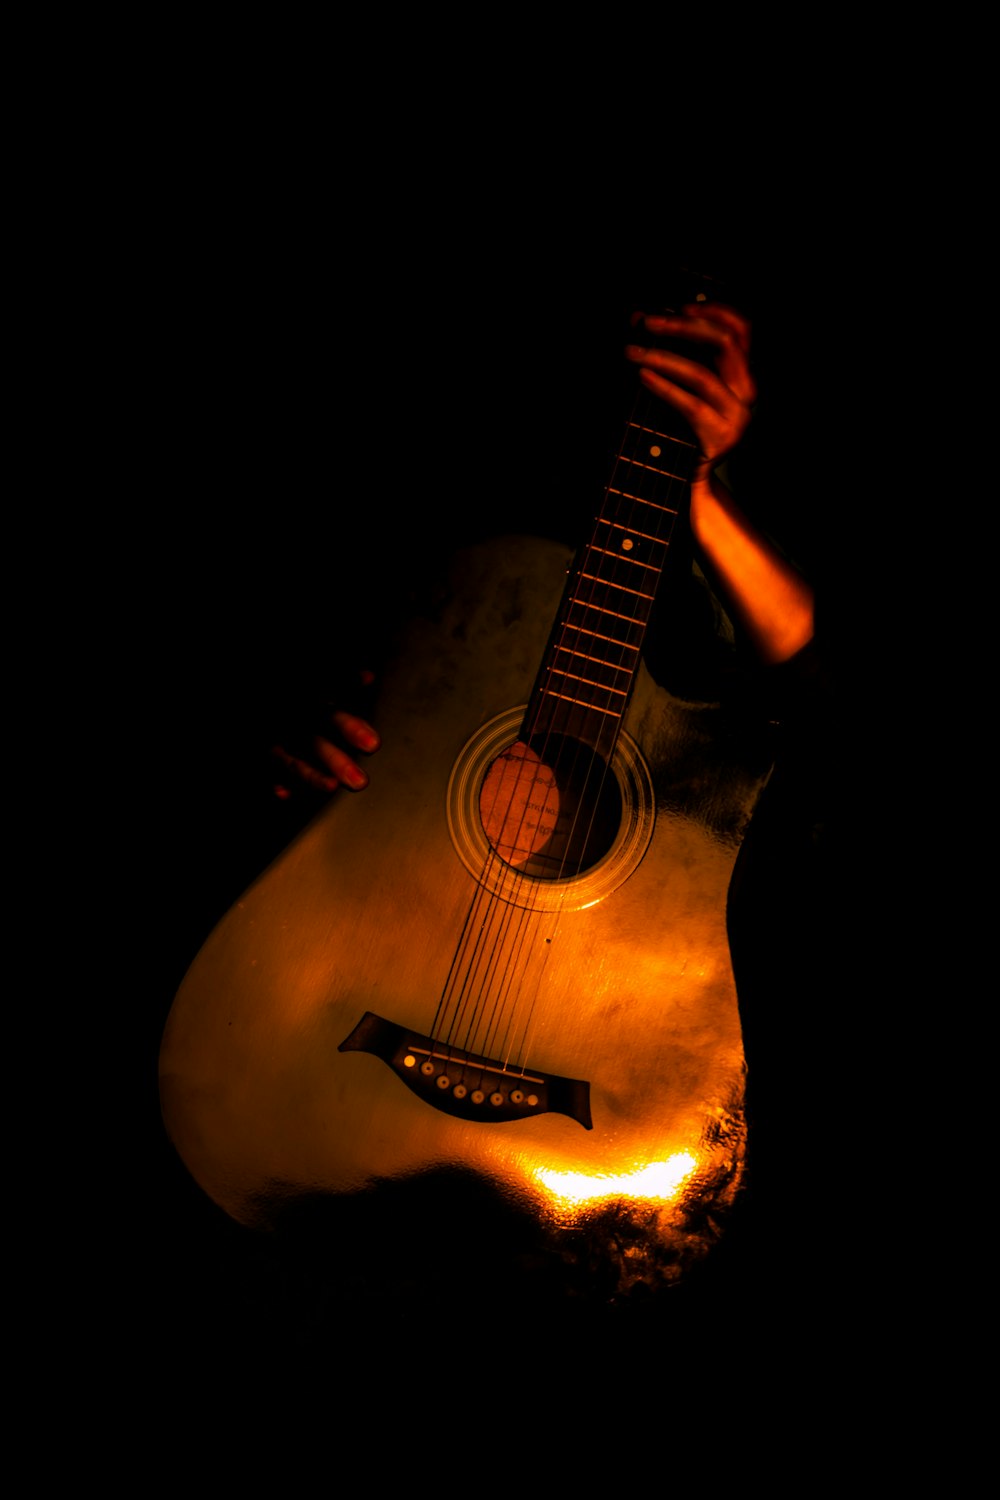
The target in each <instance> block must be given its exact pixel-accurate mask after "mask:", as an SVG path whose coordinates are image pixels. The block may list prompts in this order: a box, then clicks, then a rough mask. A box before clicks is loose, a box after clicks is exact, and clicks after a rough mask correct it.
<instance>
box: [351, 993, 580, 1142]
mask: <svg viewBox="0 0 1000 1500" xmlns="http://www.w3.org/2000/svg"><path fill="white" fill-rule="evenodd" d="M337 1050H338V1051H339V1052H369V1053H371V1055H372V1056H373V1057H378V1058H381V1060H382V1061H383V1062H384V1063H386V1064H387V1065H388V1066H389V1067H390V1068H391V1069H392V1071H393V1072H394V1073H395V1074H396V1077H397V1078H398V1079H399V1080H400V1081H401V1082H402V1083H405V1085H406V1087H407V1088H408V1089H411V1090H412V1092H413V1093H414V1094H416V1095H417V1096H418V1097H419V1098H421V1099H423V1101H424V1103H425V1104H432V1105H433V1106H434V1108H435V1109H440V1110H443V1111H444V1113H445V1114H448V1115H457V1116H458V1118H459V1119H460V1120H478V1121H482V1122H483V1123H484V1124H488V1123H491V1122H496V1123H499V1122H500V1121H506V1120H524V1119H528V1118H529V1117H530V1116H532V1115H544V1114H549V1113H552V1114H560V1115H568V1116H569V1118H570V1119H571V1120H576V1121H577V1123H578V1124H580V1125H582V1126H583V1128H584V1129H585V1130H591V1129H593V1122H592V1120H591V1118H590V1084H589V1083H587V1082H586V1081H585V1080H584V1079H581V1078H561V1077H560V1076H559V1074H557V1073H539V1072H532V1073H528V1072H523V1073H522V1072H514V1071H512V1070H511V1069H510V1068H506V1067H504V1065H503V1064H502V1063H498V1062H494V1061H493V1060H492V1059H491V1058H489V1057H482V1056H480V1055H479V1054H478V1053H476V1052H466V1051H464V1050H463V1049H462V1048H461V1047H445V1046H443V1045H442V1044H441V1043H440V1042H434V1041H432V1040H431V1038H430V1037H427V1036H421V1034H420V1033H419V1032H417V1031H409V1030H407V1028H406V1027H405V1026H397V1025H396V1024H395V1023H394V1022H393V1021H385V1020H383V1018H382V1017H381V1016H376V1015H375V1014H374V1013H373V1012H372V1011H370V1010H368V1011H365V1014H364V1015H363V1016H362V1017H361V1020H360V1021H359V1022H358V1024H357V1026H355V1028H354V1030H353V1031H352V1032H351V1034H350V1036H349V1037H346V1038H345V1040H344V1041H342V1042H341V1044H340V1046H339V1047H338V1049H337Z"/></svg>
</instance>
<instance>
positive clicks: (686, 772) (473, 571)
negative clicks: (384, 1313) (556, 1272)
mask: <svg viewBox="0 0 1000 1500" xmlns="http://www.w3.org/2000/svg"><path fill="white" fill-rule="evenodd" d="M693 456H694V447H693V444H692V442H691V441H690V437H689V435H688V434H687V433H686V432H685V430H684V428H683V426H682V425H681V424H680V423H679V422H677V421H676V420H675V419H674V418H673V416H672V414H671V412H670V410H669V409H668V408H667V407H666V406H665V405H664V404H663V403H661V402H657V401H654V400H653V398H652V397H651V396H649V394H648V393H647V392H645V391H644V390H640V392H639V395H638V397H637V401H636V406H635V409H634V410H633V412H632V413H631V414H630V416H629V419H628V421H627V423H626V425H625V431H624V436H623V438H622V442H621V446H620V450H619V452H618V454H617V457H616V460H615V462H614V464H613V469H612V473H611V475H610V479H609V482H608V483H607V485H606V488H605V489H604V494H603V502H602V503H601V504H600V506H599V509H598V513H597V514H596V516H594V517H593V518H592V524H591V527H590V533H589V535H588V536H587V538H586V540H585V542H584V544H583V546H582V547H581V548H580V550H579V552H578V553H577V554H576V555H575V557H574V556H572V555H571V554H570V553H569V552H568V551H567V550H566V549H565V548H563V547H560V546H559V545H557V544H555V543H552V542H542V541H539V540H537V539H534V538H524V537H507V538H503V539H500V540H497V541H495V542H493V543H490V544H489V545H487V546H483V547H475V548H471V549H468V550H466V551H465V552H463V553H462V554H460V556H459V557H458V558H457V559H456V560H455V565H454V568H453V570H452V573H451V585H450V591H449V593H448V596H447V598H446V599H445V600H444V601H443V602H441V603H440V607H439V608H438V610H437V611H436V613H434V614H433V616H432V615H430V614H428V615H424V616H418V617H417V618H415V619H413V621H412V622H411V623H410V625H409V627H408V629H407V631H406V633H405V636H404V639H403V643H402V646H401V649H400V651H399V653H398V655H397V657H396V659H395V662H394V665H393V666H392V668H391V669H390V670H389V671H388V672H387V674H386V676H385V678H384V681H383V684H382V689H381V695H380V701H379V709H378V719H377V721H378V724H379V728H380V731H381V734H382V740H383V748H382V750H381V751H380V753H379V755H378V757H377V758H376V760H375V761H373V763H372V768H371V780H370V786H369V788H368V790H367V791H366V792H365V793H364V795H362V796H357V797H355V796H346V795H343V794H341V795H338V796H335V797H334V798H333V799H332V800H331V802H330V803H329V805H328V806H327V807H326V808H325V809H324V810H323V811H322V812H321V813H319V815H318V816H317V817H316V818H315V819H314V820H313V821H312V822H311V823H310V824H309V825H308V826H307V827H306V828H305V829H304V831H303V832H301V834H299V836H298V837H297V838H296V839H295V840H294V842H293V843H292V844H291V845H290V846H289V847H288V848H287V849H286V850H285V851H284V852H283V853H282V854H280V855H279V856H278V858H277V859H276V860H275V862H274V863H273V864H272V865H271V866H270V868H268V869H267V870H266V871H265V872H264V873H263V874H262V875H261V876H260V877H259V878H258V879H257V881H256V882H255V883H254V884H253V885H252V886H251V888H250V889H249V890H248V891H247V892H246V893H245V895H244V896H243V897H242V898H241V899H240V900H239V901H237V902H236V904H235V906H234V907H233V908H232V910H231V911H230V912H229V913H228V914H227V915H226V916H225V917H224V918H223V920H222V921H221V922H220V924H219V925H218V926H217V927H216V929H215V930H214V931H213V932H212V934H211V935H210V937H209V938H208V940H207V942H206V943H205V945H204V947H203V948H202V950H201V951H200V952H199V953H198V955H197V957H196V958H195V960H194V962H193V963H192V965H191V967H190V969H189V971H188V972H187V974H186V977H185V978H184V980H183V982H182V984H181V986H180V988H179V990H178V992H177V994H176V997H175V999H174V1002H173V1005H172V1008H171V1011H170V1015H169V1017H168V1021H167V1025H166V1029H165V1033H164V1036H163V1041H162V1048H161V1058H160V1093H161V1104H162V1112H163V1118H164V1121H165V1124H166V1129H167V1131H168V1134H169V1136H170V1138H171V1140H172V1142H173V1143H174V1146H175V1147H176V1150H177V1151H178V1152H179V1154H180V1157H181V1158H182V1159H183V1161H184V1163H185V1164H186V1166H187V1168H188V1170H189V1171H190V1173H191V1174H192V1175H193V1177H194V1178H195V1179H196V1181H197V1182H198V1183H199V1184H200V1186H201V1188H202V1189H204V1191H205V1192H206V1193H207V1194H208V1195H209V1196H210V1197H211V1198H212V1199H213V1200H214V1201H215V1203H216V1204H218V1205H220V1206H221V1207H222V1208H223V1209H224V1210H225V1211H226V1213H227V1214H228V1215H230V1216H231V1217H232V1218H233V1219H235V1220H237V1221H238V1222H239V1223H241V1224H243V1225H246V1226H250V1227H252V1228H254V1229H258V1230H266V1231H273V1230H276V1229H277V1230H280V1229H281V1228H282V1226H283V1225H284V1224H286V1223H289V1222H292V1221H293V1220H294V1219H295V1217H296V1214H299V1213H300V1211H301V1210H302V1208H303V1205H312V1206H316V1205H323V1204H324V1203H326V1204H333V1203H335V1204H336V1205H337V1208H338V1213H340V1214H341V1215H342V1216H341V1218H339V1219H338V1223H345V1224H348V1225H349V1223H350V1217H349V1210H350V1207H351V1205H352V1204H356V1205H359V1206H361V1205H363V1204H364V1203H365V1202H366V1201H370V1200H372V1199H373V1198H376V1197H378V1195H380V1194H390V1195H391V1194H392V1192H393V1190H394V1189H396V1190H405V1193H406V1196H407V1201H408V1202H412V1201H415V1200H417V1199H419V1196H420V1193H421V1189H422V1185H423V1184H426V1185H427V1186H428V1192H429V1194H432V1196H433V1202H434V1204H435V1208H434V1214H435V1216H436V1217H439V1216H440V1213H441V1212H442V1204H444V1205H445V1208H444V1211H445V1212H446V1213H447V1212H448V1205H449V1204H453V1206H454V1207H453V1220H452V1222H450V1223H449V1225H448V1227H447V1233H448V1235H449V1236H450V1237H451V1242H452V1244H453V1245H454V1246H455V1247H456V1254H458V1255H460V1256H463V1257H465V1256H468V1257H469V1258H471V1259H474V1258H475V1256H476V1255H477V1254H479V1253H480V1252H481V1251H482V1249H483V1246H482V1242H481V1241H482V1236H481V1234H479V1233H473V1232H472V1230H471V1228H470V1226H469V1223H468V1221H466V1219H465V1216H464V1215H463V1212H462V1208H461V1203H462V1194H461V1191H460V1190H459V1185H460V1184H463V1183H464V1184H465V1185H466V1186H467V1187H468V1186H471V1187H472V1188H474V1189H475V1190H476V1191H478V1192H480V1193H481V1194H484V1195H486V1197H487V1198H488V1199H489V1200H490V1201H495V1202H496V1204H497V1205H498V1206H499V1207H502V1208H505V1209H506V1210H508V1211H510V1212H511V1213H513V1214H514V1215H516V1216H519V1217H520V1218H521V1219H522V1220H524V1221H527V1222H530V1223H531V1224H532V1226H534V1230H535V1231H537V1236H538V1241H539V1243H541V1244H544V1245H545V1246H546V1247H547V1249H548V1250H549V1251H550V1252H551V1254H552V1255H553V1256H554V1257H555V1258H556V1260H557V1261H558V1262H560V1263H563V1264H567V1265H569V1264H571V1263H574V1262H577V1263H579V1262H581V1261H583V1260H586V1261H587V1263H588V1264H589V1265H593V1264H594V1263H595V1262H598V1261H599V1262H600V1267H601V1269H600V1282H601V1286H602V1287H603V1288H604V1289H605V1291H607V1292H608V1293H610V1294H612V1295H614V1294H617V1293H622V1292H628V1291H629V1290H630V1289H631V1288H634V1287H635V1286H636V1285H637V1284H638V1283H642V1284H644V1285H647V1286H659V1285H662V1284H665V1283H670V1282H673V1281H674V1280H676V1279H677V1278H679V1277H681V1276H682V1275H683V1274H684V1273H685V1272H686V1270H687V1269H688V1267H689V1266H691V1265H692V1264H693V1263H694V1262H696V1261H698V1260H699V1259H700V1258H701V1257H703V1256H704V1255H705V1254H706V1252H707V1251H708V1250H709V1249H710V1248H711V1246H712V1245H713V1243H714V1242H715V1241H716V1240H717V1238H718V1237H719V1235H720V1233H722V1231H723V1227H724V1224H725V1220H726V1216H727V1213H728V1210H729V1209H730V1207H731V1206H732V1204H733V1202H734V1199H735V1197H736V1194H737V1192H738V1189H739V1185H740V1181H741V1174H742V1170H743V1160H744V1148H745V1135H746V1130H745V1121H744V1114H743V1092H744V1057H743V1049H742V1042H741V1032H740V1023H739V1014H738V1009H737V997H736V989H735V982H734V976H733V970H732V965H731V962H730V956H729V946H728V941H727V932H726V899H727V890H728V886H729V881H730V877H731V874H732V870H733V865H734V861H735V858H736V854H737V851H738V848H739V845H740V842H741V839H742V837H743V835H744V832H745V830H746V828H747V825H748V822H749V819H750V816H751V814H752V811H753V808H754V805H755V803H756V800H757V798H758V796H759V793H760V791H761V789H762V787H763V785H764V783H765V781H766V779H767V775H768V771H769V767H768V764H767V762H766V758H765V757H764V756H763V755H762V753H761V750H760V745H759V741H753V743H752V745H751V741H750V740H746V741H744V739H743V738H741V736H740V735H739V734H738V733H737V732H735V731H734V729H733V722H732V719H731V718H730V717H729V716H727V714H726V712H725V711H724V709H723V707H722V706H721V705H720V704H719V703H717V702H701V701H688V700H685V699H681V698H679V697H675V696H673V695H672V694H671V693H670V692H669V691H668V690H667V689H666V688H665V687H663V686H661V685H659V684H658V683H656V682H655V681H654V680H653V678H652V677H651V675H650V673H649V671H648V670H647V668H646V665H645V664H644V658H643V645H644V640H645V638H646V631H647V626H648V624H649V620H650V615H651V611H652V609H653V604H654V600H655V598H656V596H657V591H658V588H659V586H660V582H661V579H662V577H663V574H664V570H665V566H666V562H667V558H668V554H669V549H670V547H671V540H672V538H674V536H675V532H676V529H677V527H678V526H679V525H682V524H683V517H684V513H685V507H686V504H687V499H688V488H689V474H690V468H691V463H692V460H693ZM442 1181H444V1182H446V1183H447V1182H451V1183H454V1184H455V1185H456V1190H455V1193H454V1194H451V1193H448V1192H445V1193H441V1192H440V1191H437V1190H436V1189H432V1185H436V1187H437V1188H439V1187H440V1184H441V1182H442ZM344 1215H346V1217H344ZM477 1222H478V1221H477ZM438 1228H439V1230H440V1224H439V1225H438ZM348 1232H349V1231H348Z"/></svg>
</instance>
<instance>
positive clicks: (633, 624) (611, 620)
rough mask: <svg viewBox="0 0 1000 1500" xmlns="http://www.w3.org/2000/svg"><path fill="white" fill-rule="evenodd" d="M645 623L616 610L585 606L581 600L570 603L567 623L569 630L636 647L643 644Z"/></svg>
mask: <svg viewBox="0 0 1000 1500" xmlns="http://www.w3.org/2000/svg"><path fill="white" fill-rule="evenodd" d="M645 623H646V622H645V620H641V619H639V618H637V616H635V615H620V614H616V613H615V611H614V610H610V609H601V608H600V606H599V605H596V604H585V603H583V601H582V600H579V599H571V600H570V601H569V607H568V609H567V612H566V621H565V624H566V626H567V627H568V628H569V629H576V630H581V631H583V632H584V633H585V634H587V635H595V636H599V637H600V639H602V640H606V641H614V642H615V643H616V644H617V643H621V644H622V645H634V646H636V647H639V646H640V645H641V644H642V633H643V630H644V628H645Z"/></svg>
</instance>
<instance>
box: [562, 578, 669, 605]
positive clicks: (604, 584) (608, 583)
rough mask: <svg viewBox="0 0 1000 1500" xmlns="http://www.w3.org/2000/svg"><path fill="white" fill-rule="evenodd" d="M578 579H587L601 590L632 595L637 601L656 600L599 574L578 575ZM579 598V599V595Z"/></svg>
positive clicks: (651, 595) (652, 595) (638, 590)
mask: <svg viewBox="0 0 1000 1500" xmlns="http://www.w3.org/2000/svg"><path fill="white" fill-rule="evenodd" d="M577 577H578V578H579V579H586V581H587V582H588V583H596V584H598V586H599V587H601V588H608V589H615V590H616V591H617V592H618V593H619V594H632V595H633V596H634V597H635V598H636V599H649V600H650V601H652V600H653V599H654V598H655V595H654V594H647V593H644V592H643V590H642V589H630V588H629V587H628V586H627V585H626V584H624V583H616V582H615V580H614V579H613V578H602V577H601V575H600V574H599V573H578V574H577ZM577 597H579V594H578V595H577Z"/></svg>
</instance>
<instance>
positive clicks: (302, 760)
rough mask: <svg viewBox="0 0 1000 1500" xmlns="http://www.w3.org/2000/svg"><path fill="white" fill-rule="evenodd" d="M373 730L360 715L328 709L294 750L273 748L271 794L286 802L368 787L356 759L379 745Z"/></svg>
mask: <svg viewBox="0 0 1000 1500" xmlns="http://www.w3.org/2000/svg"><path fill="white" fill-rule="evenodd" d="M361 680H362V682H363V684H364V685H365V686H369V685H370V684H371V682H372V681H373V676H372V673H371V672H363V673H362V674H361ZM381 743H382V742H381V740H380V738H379V736H378V733H377V731H376V730H374V729H373V728H372V726H371V725H370V724H369V723H368V721H367V720H366V719H362V718H361V717H360V715H358V714H353V713H348V712H347V711H346V710H344V709H332V708H331V709H330V710H329V711H328V712H327V713H326V714H325V715H324V716H323V718H322V720H321V723H320V727H319V728H318V729H317V730H316V731H315V732H314V733H313V734H311V735H308V736H306V737H305V739H304V742H303V744H302V745H298V744H296V745H295V747H294V748H293V749H288V748H286V747H285V746H284V745H272V747H271V757H272V760H273V761H274V763H275V767H276V777H277V779H276V781H275V784H274V794H275V796H276V797H279V798H281V799H282V800H283V801H287V800H288V799H289V798H290V797H292V796H293V795H294V794H295V793H296V792H297V791H308V792H312V793H314V794H315V793H319V794H320V795H329V794H331V793H332V792H335V791H336V790H337V788H338V787H340V786H345V787H347V788H348V789H349V790H350V791H354V792H360V791H363V790H364V789H365V787H366V786H367V785H368V775H367V773H366V772H365V771H364V770H363V769H362V768H361V766H360V765H359V764H358V761H357V760H356V759H355V753H356V752H358V751H360V752H361V753H363V754H365V755H371V754H373V753H374V752H375V751H376V750H377V749H378V748H379V745H380V744H381Z"/></svg>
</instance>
